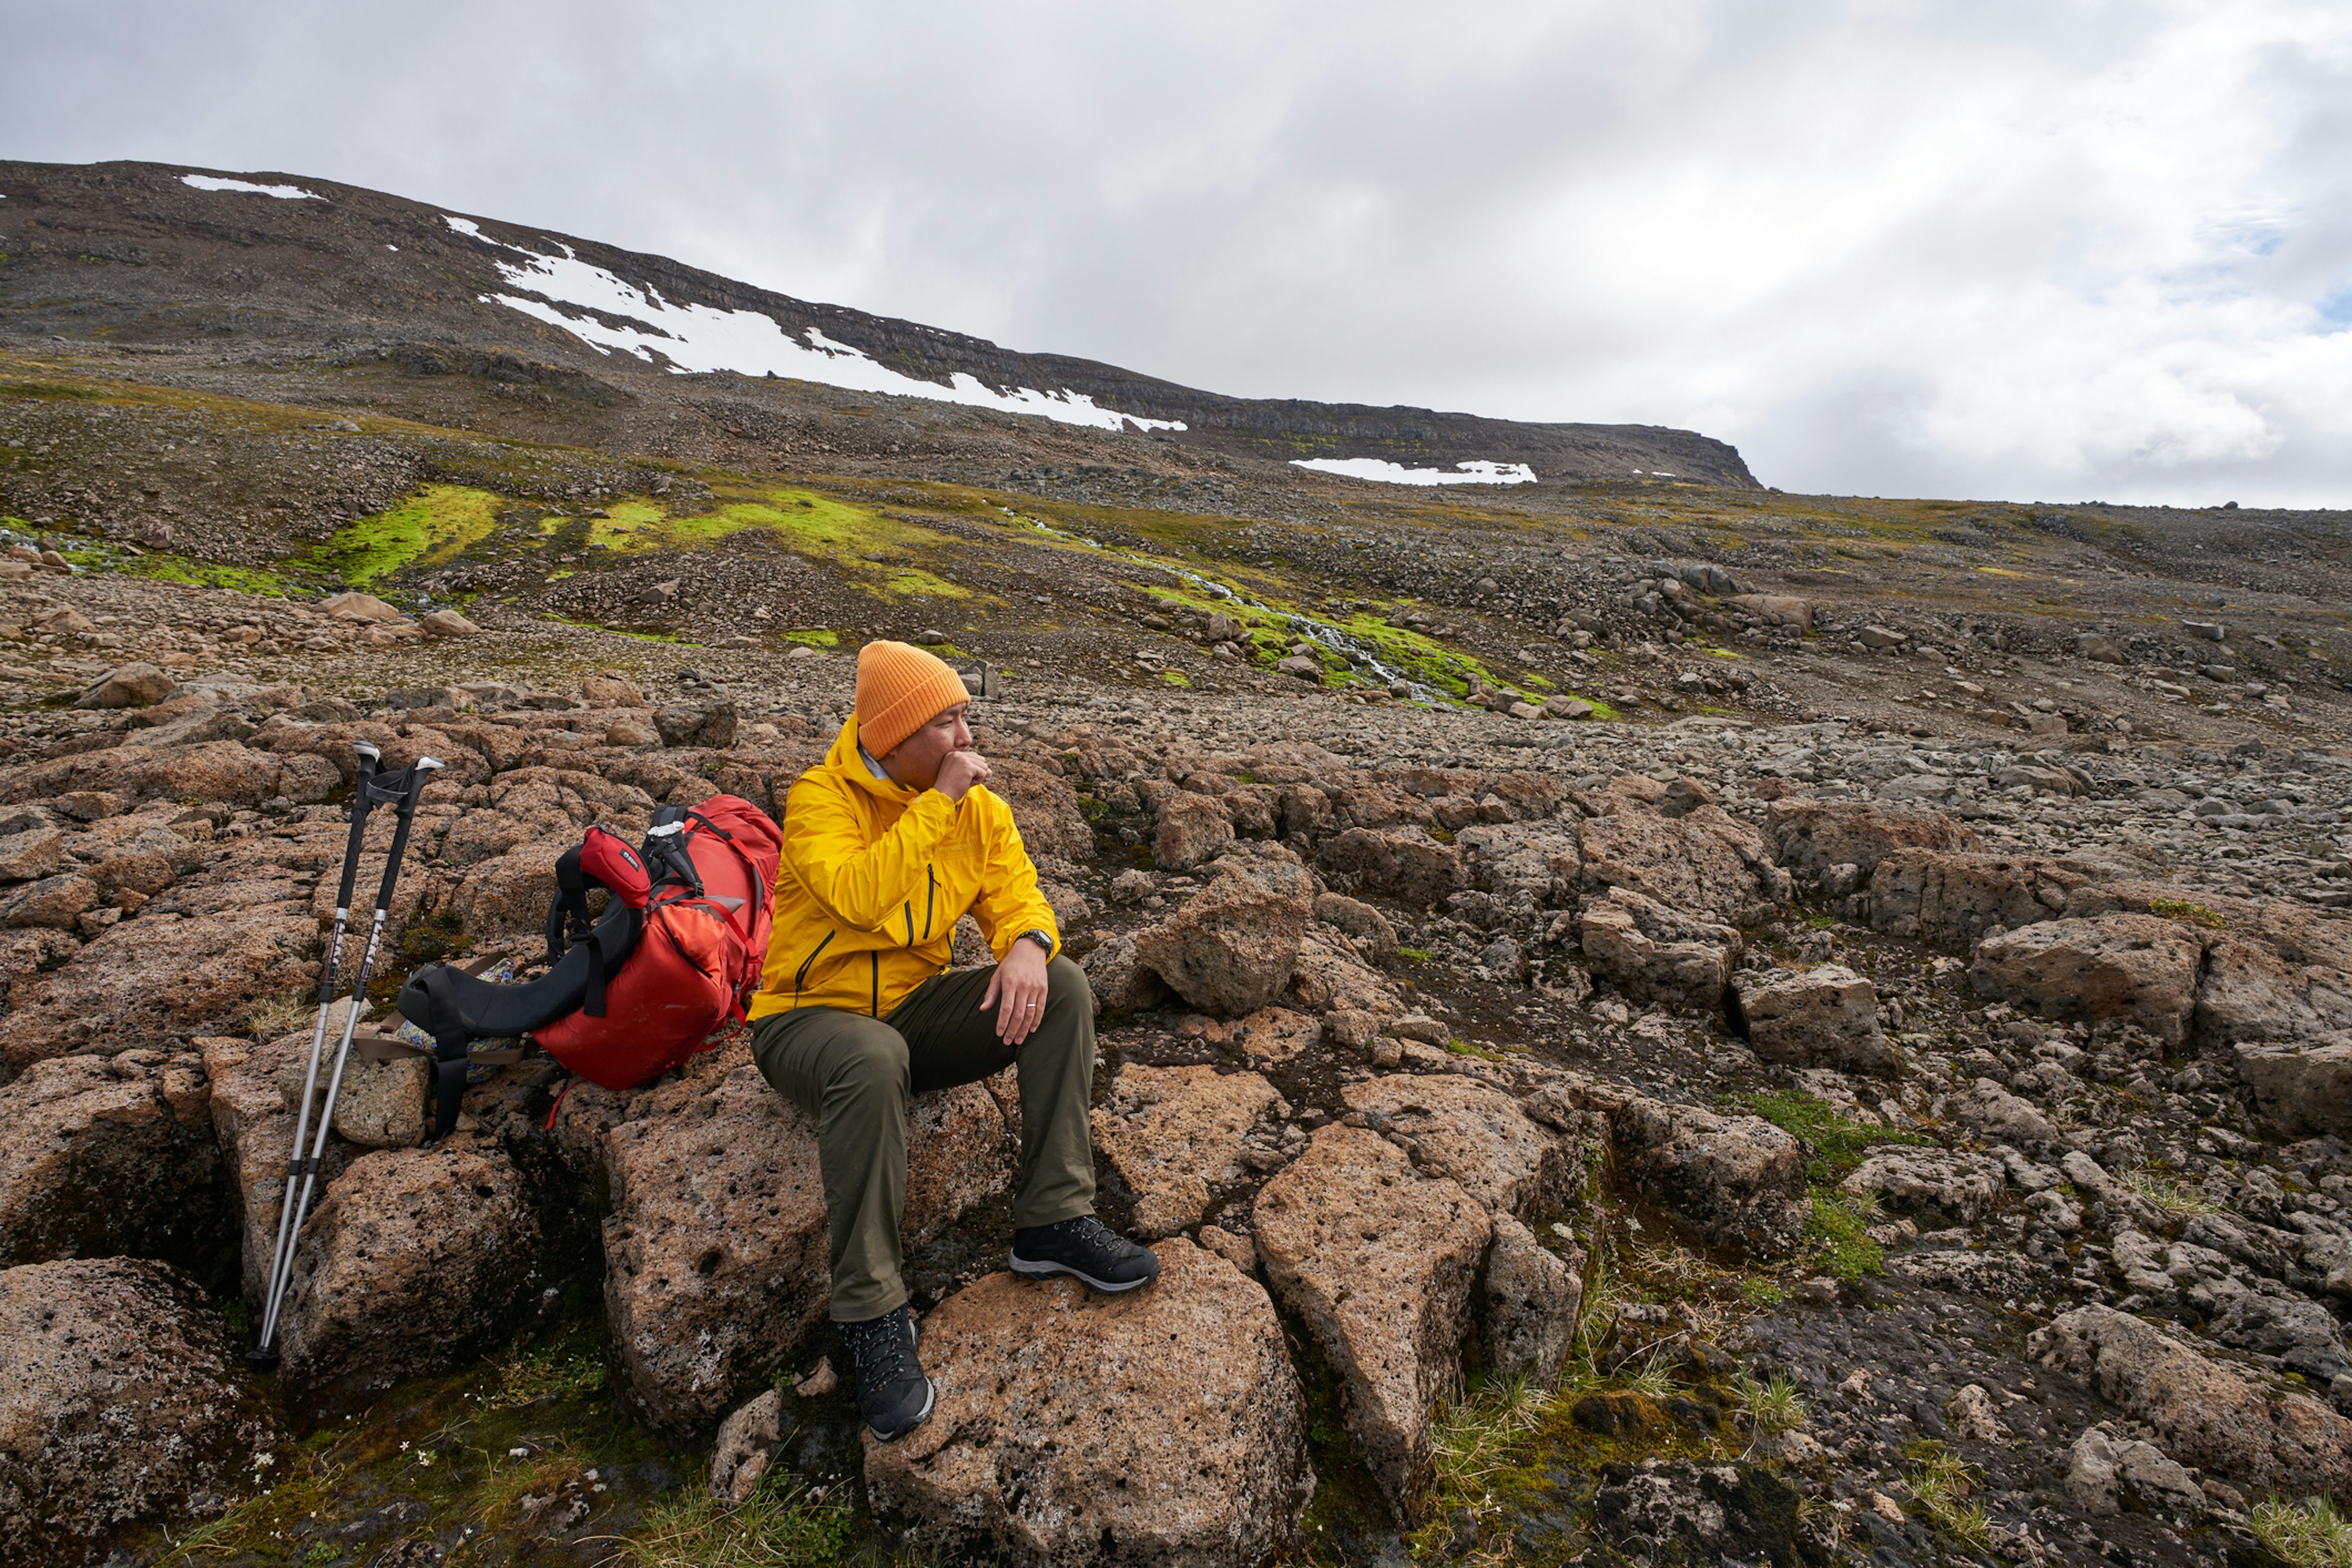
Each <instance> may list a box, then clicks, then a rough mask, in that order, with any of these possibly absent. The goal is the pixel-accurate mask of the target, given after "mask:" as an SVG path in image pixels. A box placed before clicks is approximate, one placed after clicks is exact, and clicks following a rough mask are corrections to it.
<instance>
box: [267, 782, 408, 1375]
mask: <svg viewBox="0 0 2352 1568" xmlns="http://www.w3.org/2000/svg"><path fill="white" fill-rule="evenodd" d="M352 750H353V751H355V752H358V753H359V784H358V787H357V788H356V789H354V790H353V791H352V831H351V837H350V838H349V840H348V841H347V842H346V843H345V844H344V846H343V877H342V881H341V885H340V887H339V888H338V889H337V891H336V893H335V929H334V932H333V934H332V935H331V936H330V937H329V938H328V939H327V955H326V960H325V962H324V963H320V966H319V1016H318V1018H317V1019H316V1020H315V1021H314V1022H313V1023H312V1024H311V1026H310V1066H309V1067H308V1068H306V1069H305V1070H304V1072H303V1075H302V1104H301V1108H300V1110H299V1113H298V1114H297V1116H296V1117H295V1121H294V1142H291V1143H289V1144H288V1145H287V1149H286V1190H285V1192H284V1194H282V1195H281V1199H280V1202H279V1203H278V1245H277V1246H276V1247H273V1248H271V1250H270V1254H269V1279H270V1285H269V1289H268V1299H267V1300H266V1301H265V1302H264V1304H263V1308H262V1317H261V1342H260V1343H259V1344H257V1345H256V1346H255V1347H254V1348H253V1349H252V1350H250V1351H247V1352H246V1357H245V1359H246V1361H247V1363H249V1364H250V1365H251V1366H252V1367H253V1368H254V1369H255V1370H256V1371H257V1372H272V1371H275V1370H276V1369H277V1366H278V1351H277V1348H276V1332H277V1328H278V1290H277V1280H278V1273H279V1271H280V1269H281V1268H283V1267H284V1265H285V1261H286V1247H287V1243H288V1241H289V1239H290V1237H292V1235H293V1228H294V1189H295V1186H296V1184H298V1183H299V1181H300V1179H301V1175H302V1145H303V1144H304V1142H307V1141H308V1139H309V1137H310V1102H311V1100H312V1099H313V1097H314V1096H315V1095H316V1094H317V1092H318V1088H319V1057H320V1052H321V1051H322V1050H323V1049H324V1048H325V1047H326V1043H327V1018H328V1016H329V1013H330V1011H331V1009H332V1007H333V1006H334V1001H335V965H336V961H337V960H338V959H339V958H340V957H341V954H342V951H343V931H344V930H345V928H346V927H347V926H348V925H349V924H350V921H351V913H352V885H353V884H354V883H355V882H357V881H358V879H359V871H360V850H361V847H362V845H363V844H364V843H365V842H366V839H367V819H368V807H369V805H372V804H373V796H372V795H371V791H370V786H371V785H372V784H374V782H375V775H376V772H377V770H378V769H379V768H380V767H381V766H382V765H383V752H380V751H378V750H377V749H376V748H375V747H373V746H372V745H370V744H368V743H367V742H365V741H360V742H355V743H354V744H353V745H352Z"/></svg>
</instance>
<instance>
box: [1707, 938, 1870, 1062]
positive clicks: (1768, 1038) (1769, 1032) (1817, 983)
mask: <svg viewBox="0 0 2352 1568" xmlns="http://www.w3.org/2000/svg"><path fill="white" fill-rule="evenodd" d="M1739 1009H1740V1013H1741V1015H1742V1016H1744V1017H1745V1018H1746V1019H1747V1020H1748V1047H1749V1048H1750V1049H1752V1050H1753V1051H1755V1053H1756V1054H1757V1055H1758V1056H1759V1057H1762V1058H1764V1059H1765V1060H1766V1061H1768V1062H1781V1063H1785V1064H1787V1065H1788V1066H1790V1067H1804V1068H1843V1069H1844V1070H1846V1071H1849V1072H1885V1071H1887V1070H1889V1069H1891V1068H1893V1067H1894V1066H1895V1047H1893V1046H1891V1045H1889V1044H1888V1043H1887V1040H1886V1036H1885V1032H1884V1031H1883V1030H1881V1029H1880V1028H1879V1026H1878V991H1877V988H1876V987H1875V986H1874V985H1872V984H1871V983H1870V982H1869V981H1868V980H1866V979H1864V978H1863V977H1862V976H1861V975H1859V974H1856V973H1854V972H1853V970H1851V969H1848V968H1846V967H1845V966H1844V965H1843V964H1841V963H1824V964H1822V966H1820V967H1819V968H1817V969H1809V970H1807V971H1805V972H1804V973H1801V974H1790V975H1784V976H1781V977H1780V978H1779V979H1775V980H1770V981H1768V982H1766V983H1765V984H1748V983H1746V982H1745V981H1743V982H1742V984H1741V985H1740V989H1739Z"/></svg>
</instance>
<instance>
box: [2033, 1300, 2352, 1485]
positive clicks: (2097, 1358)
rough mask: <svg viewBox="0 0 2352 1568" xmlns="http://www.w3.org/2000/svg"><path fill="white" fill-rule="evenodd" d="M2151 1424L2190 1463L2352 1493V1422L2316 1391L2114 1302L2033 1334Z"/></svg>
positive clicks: (2252, 1478)
mask: <svg viewBox="0 0 2352 1568" xmlns="http://www.w3.org/2000/svg"><path fill="white" fill-rule="evenodd" d="M2026 1347H2027V1351H2028V1352H2029V1353H2030V1354H2032V1356H2033V1357H2034V1358H2035V1359H2036V1360H2038V1361H2039V1362H2041V1363H2042V1365H2044V1366H2048V1367H2053V1368H2056V1369H2057V1370H2059V1371H2061V1372H2063V1373H2066V1374H2068V1375H2069V1376H2071V1377H2074V1378H2076V1379H2078V1380H2080V1381H2081V1382H2082V1383H2084V1384H2086V1385H2087V1386H2088V1387H2090V1388H2091V1389H2092V1390H2093V1391H2094V1392H2095V1393H2096V1394H2098V1395H2099V1396H2100V1397H2101V1398H2103V1399H2105V1400H2107V1401H2108V1402H2110V1403H2111V1404H2114V1405H2117V1406H2118V1407H2120V1408H2121V1409H2122V1410H2123V1411H2124V1413H2125V1414H2126V1415H2129V1416H2131V1417H2132V1419H2134V1420H2135V1421H2138V1422H2142V1423H2144V1424H2146V1425H2147V1426H2148V1427H2149V1428H2151V1429H2152V1430H2153V1433H2154V1435H2155V1437H2156V1439H2157V1441H2158V1443H2159V1444H2160V1445H2161V1446H2162V1447H2163V1450H2164V1452H2165V1453H2167V1454H2168V1455H2169V1456H2171V1457H2172V1458H2175V1459H2177V1460H2179V1462H2181V1463H2183V1464H2189V1465H2194V1466H2196V1467H2197V1468H2200V1469H2201V1470H2205V1471H2208V1472H2210V1473H2212V1474H2216V1475H2220V1476H2225V1477H2228V1478H2229V1479H2232V1480H2234V1481H2236V1482H2238V1483H2239V1484H2240V1485H2242V1486H2246V1487H2251V1488H2254V1489H2260V1490H2264V1491H2268V1490H2273V1489H2276V1490H2279V1491H2284V1492H2289V1493H2292V1494H2294V1495H2296V1496H2308V1495H2311V1494H2313V1493H2326V1494H2327V1495H2329V1496H2332V1497H2344V1496H2347V1495H2352V1492H2347V1489H2352V1447H2347V1442H2352V1426H2347V1424H2346V1422H2345V1420H2344V1418H2343V1417H2342V1416H2340V1415H2336V1412H2334V1411H2333V1410H2330V1409H2329V1408H2328V1407H2327V1406H2326V1405H2323V1404H2321V1403H2320V1402H2319V1401H2317V1400H2315V1399H2312V1398H2310V1397H2308V1396H2306V1395H2304V1394H2284V1393H2274V1392H2273V1391H2270V1390H2266V1389H2264V1388H2262V1387H2260V1386H2258V1385H2257V1384H2252V1383H2249V1382H2247V1381H2246V1380H2245V1379H2244V1378H2242V1377H2240V1376H2239V1375H2238V1374H2237V1373H2234V1372H2232V1371H2231V1370H2229V1369H2228V1368H2227V1367H2224V1366H2222V1365H2221V1364H2220V1363H2216V1362H2212V1361H2210V1360H2208V1359H2207V1358H2206V1357H2204V1356H2203V1355H2201V1354H2200V1353H2199V1352H2197V1351H2195V1350H2193V1349H2191V1348H2190V1347H2189V1346H2188V1345H2186V1344H2183V1343H2182V1342H2180V1341H2179V1340H2177V1339H2175V1338H2173V1337H2172V1336H2171V1335H2169V1334H2168V1333H2165V1332H2164V1331H2161V1330H2159V1329H2158V1328H2156V1327H2154V1326H2153V1325H2151V1324H2148V1323H2146V1322H2143V1321H2140V1320H2139V1319H2137V1318H2135V1317H2133V1316H2131V1315H2130V1314H2129V1313H2126V1312H2119V1311H2117V1310H2115V1309H2114V1308H2112V1307H2101V1306H2088V1307H2077V1308H2075V1309H2074V1310H2073V1311H2071V1312H2068V1313H2066V1314H2065V1315H2064V1316H2063V1317H2061V1318H2059V1319H2057V1320H2056V1321H2053V1323H2051V1324H2050V1325H2049V1327H2047V1328H2044V1329H2042V1330H2039V1331H2036V1332H2035V1333H2034V1334H2033V1336H2032V1338H2031V1339H2029V1340H2028V1341H2027V1342H2026Z"/></svg>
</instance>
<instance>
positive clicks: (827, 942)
mask: <svg viewBox="0 0 2352 1568" xmlns="http://www.w3.org/2000/svg"><path fill="white" fill-rule="evenodd" d="M840 934H841V933H840V932H839V931H827V932H825V933H824V941H823V942H818V943H817V944H816V946H815V947H814V948H812V949H811V950H810V952H809V955H808V956H807V957H806V958H803V959H802V960H801V966H800V970H799V972H798V973H795V974H794V975H793V995H795V996H797V995H799V994H801V989H802V987H803V986H805V985H806V984H808V972H809V965H811V964H813V963H815V962H816V956H817V954H818V953H820V952H824V950H825V949H826V948H827V947H829V946H831V945H832V942H833V939H834V938H835V937H836V936H839V935H840Z"/></svg>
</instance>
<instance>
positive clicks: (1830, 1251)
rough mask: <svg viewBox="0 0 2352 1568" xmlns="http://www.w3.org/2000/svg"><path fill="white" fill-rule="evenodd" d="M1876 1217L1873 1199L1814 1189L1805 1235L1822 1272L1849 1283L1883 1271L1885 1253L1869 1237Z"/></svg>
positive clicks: (1831, 1189) (1828, 1189)
mask: <svg viewBox="0 0 2352 1568" xmlns="http://www.w3.org/2000/svg"><path fill="white" fill-rule="evenodd" d="M1877 1217H1878V1205H1877V1203H1876V1201H1875V1200H1874V1199H1872V1198H1869V1197H1866V1196H1861V1195H1858V1194H1853V1193H1845V1192H1840V1191H1838V1190H1837V1189H1836V1188H1834V1187H1816V1188H1814V1189H1813V1212H1812V1213H1811V1215H1808V1216H1807V1217H1806V1220H1805V1232H1804V1236H1805V1240H1806V1241H1807V1242H1808V1243H1810V1244H1811V1247H1812V1250H1813V1256H1814V1258H1815V1259H1816V1260H1817V1261H1818V1262H1819V1264H1820V1266H1821V1268H1822V1271H1823V1272H1824V1273H1826V1274H1828V1275H1829V1276H1830V1277H1831V1278H1832V1279H1843V1280H1846V1281H1848V1282H1849V1283H1850V1282H1852V1281H1853V1280H1856V1279H1864V1278H1865V1277H1867V1276H1869V1275H1873V1274H1884V1273H1885V1272H1886V1254H1885V1249H1884V1248H1882V1247H1880V1246H1879V1245H1878V1243H1876V1242H1874V1241H1873V1240H1871V1239H1870V1237H1869V1235H1868V1231H1869V1227H1870V1226H1871V1225H1872V1224H1873V1223H1874V1222H1875V1221H1876V1219H1877Z"/></svg>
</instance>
